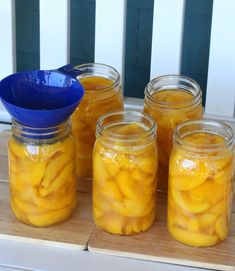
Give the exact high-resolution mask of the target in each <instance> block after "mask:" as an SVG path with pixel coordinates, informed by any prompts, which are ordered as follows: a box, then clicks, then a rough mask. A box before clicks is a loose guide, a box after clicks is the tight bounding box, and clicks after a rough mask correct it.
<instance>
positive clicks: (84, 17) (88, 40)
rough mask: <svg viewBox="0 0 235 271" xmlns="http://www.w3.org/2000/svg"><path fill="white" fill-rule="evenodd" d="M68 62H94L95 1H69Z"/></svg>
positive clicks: (74, 63) (75, 63)
mask: <svg viewBox="0 0 235 271" xmlns="http://www.w3.org/2000/svg"><path fill="white" fill-rule="evenodd" d="M70 5H71V11H70V12H71V13H70V25H71V27H70V29H71V30H70V62H71V64H73V65H78V64H82V63H89V62H94V48H95V0H71V4H70Z"/></svg>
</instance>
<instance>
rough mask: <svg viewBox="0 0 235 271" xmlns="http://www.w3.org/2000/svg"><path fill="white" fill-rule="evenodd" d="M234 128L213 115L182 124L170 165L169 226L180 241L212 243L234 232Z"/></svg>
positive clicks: (196, 243) (200, 244)
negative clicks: (205, 118) (213, 118)
mask: <svg viewBox="0 0 235 271" xmlns="http://www.w3.org/2000/svg"><path fill="white" fill-rule="evenodd" d="M233 151H234V133H233V130H232V128H230V127H229V126H227V125H226V124H224V123H222V122H218V121H213V120H198V121H196V120H194V121H186V122H184V123H182V124H180V125H179V126H177V127H176V129H175V132H174V147H173V150H172V153H171V158H170V166H169V190H168V230H169V232H170V234H171V235H172V236H173V237H174V238H175V239H176V240H178V241H179V242H182V243H184V244H187V245H190V246H198V247H203V246H211V245H214V244H216V243H218V242H220V241H222V240H224V239H225V238H226V237H227V235H228V233H229V226H230V216H231V208H232V198H233V191H232V182H233V173H234V154H233Z"/></svg>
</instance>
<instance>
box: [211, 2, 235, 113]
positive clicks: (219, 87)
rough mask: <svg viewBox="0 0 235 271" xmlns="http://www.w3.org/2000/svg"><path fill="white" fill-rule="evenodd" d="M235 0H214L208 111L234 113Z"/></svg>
mask: <svg viewBox="0 0 235 271" xmlns="http://www.w3.org/2000/svg"><path fill="white" fill-rule="evenodd" d="M234 26H235V1H234V0H226V1H224V0H214V2H213V16H212V29H211V42H210V57H209V70H208V81H207V96H206V113H207V114H214V115H218V116H226V117H233V116H234V106H235V77H234V75H235V36H234Z"/></svg>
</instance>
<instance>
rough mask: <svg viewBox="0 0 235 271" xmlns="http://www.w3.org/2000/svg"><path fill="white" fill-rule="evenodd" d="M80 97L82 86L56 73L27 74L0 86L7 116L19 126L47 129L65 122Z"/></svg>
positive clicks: (82, 93)
mask: <svg viewBox="0 0 235 271" xmlns="http://www.w3.org/2000/svg"><path fill="white" fill-rule="evenodd" d="M83 95H84V89H83V87H82V85H81V84H80V83H79V82H78V81H77V80H76V79H75V78H73V77H72V76H70V75H66V74H63V73H61V72H59V71H56V70H52V71H43V70H37V71H27V72H18V73H15V74H12V75H10V76H7V77H6V78H4V79H3V80H2V81H1V82H0V97H1V100H2V103H3V105H4V106H5V108H6V110H7V111H8V112H9V114H10V115H11V116H12V117H13V118H14V119H15V120H16V121H18V122H20V123H21V124H24V125H26V126H31V127H37V128H42V127H50V126H54V125H57V124H59V123H62V122H63V121H65V120H66V119H67V118H68V117H69V116H70V115H71V114H72V113H73V111H74V110H75V109H76V107H77V106H78V104H79V102H80V101H81V99H82V97H83Z"/></svg>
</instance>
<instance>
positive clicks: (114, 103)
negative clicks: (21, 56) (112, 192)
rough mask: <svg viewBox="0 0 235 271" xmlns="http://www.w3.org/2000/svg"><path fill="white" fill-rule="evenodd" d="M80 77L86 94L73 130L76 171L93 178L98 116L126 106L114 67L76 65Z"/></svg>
mask: <svg viewBox="0 0 235 271" xmlns="http://www.w3.org/2000/svg"><path fill="white" fill-rule="evenodd" d="M74 69H77V70H79V71H80V72H81V74H80V75H79V76H77V79H78V80H79V81H80V83H81V84H82V85H83V87H84V89H85V95H84V97H83V99H82V101H81V103H80V104H79V106H78V108H77V109H76V110H75V112H74V113H73V115H72V133H73V136H74V138H75V141H76V159H77V162H76V171H77V177H78V178H80V179H81V180H86V179H91V177H92V151H93V146H94V143H95V130H96V122H97V119H98V118H99V117H100V116H101V115H103V114H104V113H106V112H109V111H111V110H119V109H123V97H122V92H121V85H120V75H119V73H118V72H117V71H116V70H115V69H114V68H112V67H110V66H107V65H104V64H97V63H90V64H84V65H80V66H76V67H75V68H74Z"/></svg>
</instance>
